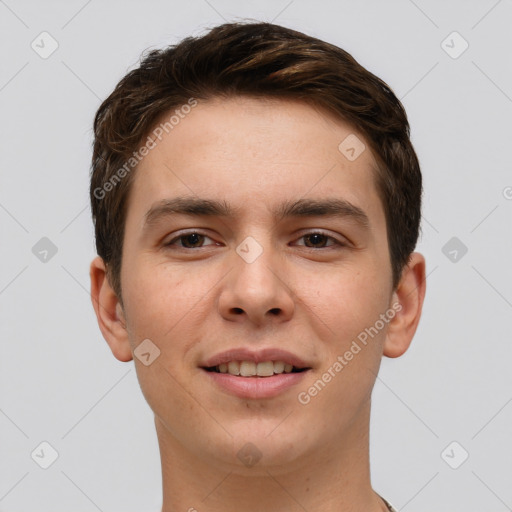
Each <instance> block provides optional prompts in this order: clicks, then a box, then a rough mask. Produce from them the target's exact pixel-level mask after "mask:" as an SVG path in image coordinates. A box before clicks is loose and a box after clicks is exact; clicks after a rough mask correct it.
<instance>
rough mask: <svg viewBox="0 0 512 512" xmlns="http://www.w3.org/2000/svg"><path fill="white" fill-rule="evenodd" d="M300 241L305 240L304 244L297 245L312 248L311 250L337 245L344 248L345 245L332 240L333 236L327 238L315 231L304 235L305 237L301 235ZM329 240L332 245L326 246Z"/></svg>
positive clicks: (334, 239) (325, 235)
mask: <svg viewBox="0 0 512 512" xmlns="http://www.w3.org/2000/svg"><path fill="white" fill-rule="evenodd" d="M300 239H304V240H306V243H305V244H299V245H304V246H305V247H308V248H312V249H323V248H324V247H331V246H332V245H338V246H344V245H345V244H344V243H342V242H340V241H339V240H337V239H336V238H334V237H333V236H329V235H327V234H325V233H322V232H321V231H315V232H312V233H306V234H305V235H302V236H301V237H300V238H299V240H300ZM329 240H331V241H333V242H334V243H332V244H331V245H330V246H327V245H326V243H327V242H328V241H329Z"/></svg>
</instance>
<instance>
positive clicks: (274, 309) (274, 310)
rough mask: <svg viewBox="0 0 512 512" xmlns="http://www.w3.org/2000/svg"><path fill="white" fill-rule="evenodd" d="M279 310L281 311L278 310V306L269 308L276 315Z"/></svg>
mask: <svg viewBox="0 0 512 512" xmlns="http://www.w3.org/2000/svg"><path fill="white" fill-rule="evenodd" d="M280 311H281V310H280V309H279V308H272V309H271V310H270V312H271V313H272V314H273V315H278V314H279V312H280Z"/></svg>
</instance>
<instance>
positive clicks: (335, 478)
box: [155, 404, 387, 512]
mask: <svg viewBox="0 0 512 512" xmlns="http://www.w3.org/2000/svg"><path fill="white" fill-rule="evenodd" d="M369 412H370V408H369V404H368V407H367V409H366V410H365V411H363V413H362V414H361V415H360V416H361V417H359V418H357V419H356V420H355V421H354V422H353V423H352V425H351V427H350V428H349V429H348V431H347V432H346V433H345V435H344V438H343V439H337V440H336V442H334V443H332V444H331V445H330V446H327V447H325V446H324V447H323V449H322V448H318V447H316V448H315V449H312V450H311V452H308V453H305V454H303V455H300V456H298V457H297V458H296V459H294V460H293V462H292V463H287V464H286V465H282V466H279V465H264V464H263V463H262V462H263V459H262V460H261V461H260V462H258V464H256V465H254V466H252V467H251V468H246V467H243V466H242V467H240V465H234V464H231V465H226V464H225V461H220V460H219V461H212V460H205V459H204V458H201V459H199V458H198V457H197V456H196V455H195V454H193V453H191V452H190V451H189V450H187V449H186V448H185V447H184V446H183V444H181V443H180V442H179V441H178V440H177V439H176V438H175V437H174V436H173V435H172V433H171V432H170V431H169V430H168V429H167V428H166V426H165V425H164V424H163V423H162V422H161V421H160V419H159V418H157V417H156V418H155V425H156V429H157V435H158V442H159V446H160V456H161V463H162V490H163V507H162V512H178V511H189V512H195V511H197V512H203V511H206V510H207V511H208V512H235V511H236V512H239V511H240V509H241V508H242V509H243V510H244V512H256V511H261V510H279V511H282V512H295V511H297V512H299V511H300V512H303V511H304V510H307V511H308V512H320V511H322V512H340V511H344V512H363V511H364V512H382V511H387V507H386V506H385V504H384V502H383V501H382V500H381V499H380V497H379V496H378V494H377V493H375V491H373V489H372V488H371V484H370V468H369V434H368V429H369ZM283 441H284V440H283Z"/></svg>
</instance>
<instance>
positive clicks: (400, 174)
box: [90, 23, 425, 512]
mask: <svg viewBox="0 0 512 512" xmlns="http://www.w3.org/2000/svg"><path fill="white" fill-rule="evenodd" d="M94 134H95V141H94V154H93V166H92V179H91V202H92V211H93V217H94V221H95V229H96V244H97V251H98V257H97V258H95V259H94V261H93V262H92V264H91V270H90V275H91V289H92V299H93V305H94V309H95V311H96V315H97V318H98V323H99V326H100V329H101V331H102V333H103V336H104V337H105V339H106V341H107V343H108V344H109V346H110V348H111V350H112V353H113V354H114V356H115V357H116V358H117V359H119V360H120V361H130V360H132V359H133V360H134V363H135V366H136V370H137V376H138V379H139V382H140V385H141V389H142V391H143V394H144V396H145V398H146V400H147V402H148V404H149V406H150V407H151V409H152V411H153V412H154V414H155V425H156V432H157V435H158V441H159V447H160V454H161V464H162V485H163V507H162V512H175V511H181V510H183V511H185V510H188V511H194V510H197V511H199V512H203V511H208V512H220V511H222V512H230V511H235V510H237V511H238V510H240V509H243V510H244V511H246V512H252V511H254V512H255V511H262V510H278V511H281V512H282V511H286V512H288V511H289V512H292V511H304V510H307V511H308V512H317V511H333V512H334V511H342V510H343V511H360V512H363V511H364V512H378V511H385V510H394V509H393V508H392V506H391V505H390V504H389V503H388V502H387V501H386V500H384V499H383V498H382V497H381V496H380V495H379V494H378V493H377V492H375V491H374V490H373V489H372V486H371V482H370V468H369V435H368V432H369V420H370V399H371V392H372V389H373V386H374V383H375V379H376V376H377V373H378V370H379V366H380V362H381V359H382V356H383V355H384V356H386V357H398V356H400V355H402V354H403V353H404V352H405V351H406V350H407V348H408V347H409V344H410V343H411V340H412V338H413V335H414V333H415V331H416V328H417V325H418V322H419V319H420V315H421V309H422V304H423V298H424V294H425V260H424V258H423V256H422V255H420V254H418V253H416V252H413V250H414V248H415V246H416V242H417V238H418V231H419V223H420V217H421V193H422V182H421V173H420V168H419V164H418V159H417V157H416V154H415V152H414V149H413V147H412V145H411V142H410V140H409V125H408V121H407V117H406V114H405V112H404V110H403V107H402V105H401V104H400V102H399V100H398V99H397V98H396V97H395V95H394V94H393V92H392V91H391V90H390V89H389V87H388V86H387V85H386V84H384V83H383V82H382V81H381V80H380V79H378V78H377V77H375V76H374V75H373V74H371V73H370V72H368V71H367V70H366V69H364V68H363V67H362V66H360V65H359V64H358V63H357V62H356V61H355V60H354V59H353V58H352V57H351V56H350V55H349V54H347V53H346V52H345V51H343V50H341V49H340V48H337V47H335V46H333V45H330V44H327V43H325V42H322V41H320V40H318V39H314V38H312V37H309V36H307V35H304V34H301V33H299V32H296V31H293V30H289V29H287V28H283V27H280V26H276V25H272V24H268V23H233V24H225V25H222V26H219V27H216V28H214V29H213V30H211V31H210V32H208V33H207V34H206V35H204V36H202V37H198V38H187V39H185V40H183V41H182V42H181V43H180V44H178V45H176V46H172V47H169V48H167V49H163V50H154V51H152V52H150V53H149V54H148V55H146V56H145V57H144V59H143V60H142V61H141V64H140V66H139V67H138V68H137V69H134V70H133V71H131V72H129V73H128V74H127V75H126V76H125V77H124V78H123V79H122V80H121V81H120V83H119V84H118V85H117V87H116V88H115V90H114V91H113V92H112V94H111V95H110V96H109V97H108V98H107V99H106V100H105V101H104V102H103V104H102V105H101V107H100V108H99V110H98V112H97V114H96V118H95V123H94Z"/></svg>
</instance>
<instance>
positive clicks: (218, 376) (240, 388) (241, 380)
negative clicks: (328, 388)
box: [203, 369, 309, 399]
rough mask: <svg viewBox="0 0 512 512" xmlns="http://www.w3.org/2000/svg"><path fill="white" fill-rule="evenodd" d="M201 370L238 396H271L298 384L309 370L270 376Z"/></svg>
mask: <svg viewBox="0 0 512 512" xmlns="http://www.w3.org/2000/svg"><path fill="white" fill-rule="evenodd" d="M203 371H204V372H205V373H206V374H207V375H209V376H210V378H211V379H213V381H214V382H215V384H217V385H218V386H219V387H221V388H222V389H223V390H225V391H228V392H229V393H232V394H234V395H236V396H239V397H240V398H252V399H258V398H272V397H274V396H277V395H279V394H280V393H283V392H284V391H286V390H287V389H289V388H291V387H292V386H295V385H296V384H298V383H299V382H300V381H301V380H302V379H303V378H304V375H305V374H306V373H308V372H309V370H304V371H302V372H298V373H280V374H276V375H273V376H272V377H239V376H237V375H231V374H229V373H217V372H209V371H208V370H204V369H203Z"/></svg>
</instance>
